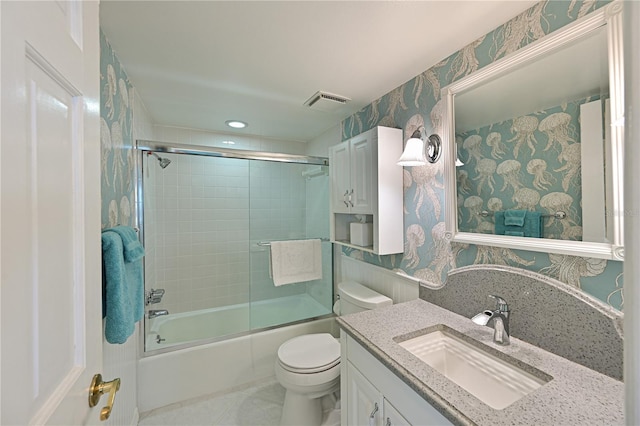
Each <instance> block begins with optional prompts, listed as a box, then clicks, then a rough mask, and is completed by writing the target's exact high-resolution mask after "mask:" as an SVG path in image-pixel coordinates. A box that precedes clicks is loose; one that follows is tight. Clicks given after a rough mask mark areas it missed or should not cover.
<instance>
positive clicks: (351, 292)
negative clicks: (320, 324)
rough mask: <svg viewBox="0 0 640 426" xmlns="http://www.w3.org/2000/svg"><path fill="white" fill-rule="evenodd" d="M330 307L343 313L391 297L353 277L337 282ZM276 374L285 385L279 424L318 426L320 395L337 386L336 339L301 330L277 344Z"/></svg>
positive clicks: (367, 307) (379, 304)
mask: <svg viewBox="0 0 640 426" xmlns="http://www.w3.org/2000/svg"><path fill="white" fill-rule="evenodd" d="M338 295H339V297H340V299H339V300H338V301H337V302H336V304H335V305H334V307H333V311H334V312H335V313H336V314H337V315H346V314H352V313H356V312H362V311H366V310H370V309H377V308H381V307H383V306H389V305H391V304H392V303H393V301H392V300H391V299H389V298H388V297H386V296H383V295H382V294H380V293H377V292H375V291H373V290H371V289H370V288H367V287H365V286H363V285H362V284H359V283H356V282H354V281H345V282H342V283H340V284H338ZM275 373H276V378H277V379H278V381H279V382H280V384H281V385H282V386H283V387H284V388H285V389H286V394H285V398H284V406H283V407H282V419H281V421H280V424H281V425H296V426H300V425H309V426H312V425H313V426H319V425H320V424H321V422H322V398H323V397H324V396H327V395H331V394H332V393H334V392H337V391H338V390H339V389H340V342H339V341H338V340H337V339H336V338H335V337H333V336H332V335H331V334H329V333H318V334H305V335H302V336H298V337H294V338H292V339H289V340H287V341H286V342H284V343H283V344H282V345H280V348H278V357H277V360H276V365H275Z"/></svg>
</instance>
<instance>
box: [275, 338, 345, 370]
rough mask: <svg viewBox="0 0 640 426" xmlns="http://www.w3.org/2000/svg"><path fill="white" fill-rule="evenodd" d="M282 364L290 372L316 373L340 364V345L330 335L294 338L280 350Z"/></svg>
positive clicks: (281, 346) (279, 356)
mask: <svg viewBox="0 0 640 426" xmlns="http://www.w3.org/2000/svg"><path fill="white" fill-rule="evenodd" d="M278 359H279V360H280V364H281V365H282V366H283V367H284V368H286V369H287V370H290V371H294V372H295V371H303V372H305V373H315V372H318V371H323V370H327V369H329V368H331V367H333V366H335V365H337V364H338V363H340V343H338V341H337V340H336V339H335V338H334V337H333V336H332V335H330V334H329V333H320V334H305V335H303V336H298V337H294V338H293V339H290V340H288V341H286V342H284V343H283V344H282V345H280V348H279V349H278Z"/></svg>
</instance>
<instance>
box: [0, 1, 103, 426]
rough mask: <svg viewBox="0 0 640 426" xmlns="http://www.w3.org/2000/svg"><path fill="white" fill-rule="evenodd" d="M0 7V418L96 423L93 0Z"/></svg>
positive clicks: (98, 348) (98, 347) (98, 324)
mask: <svg viewBox="0 0 640 426" xmlns="http://www.w3.org/2000/svg"><path fill="white" fill-rule="evenodd" d="M0 19H1V21H0V42H1V46H2V47H1V68H0V79H1V82H2V103H1V112H0V114H1V123H2V124H1V126H2V127H1V131H0V185H1V193H0V243H1V246H0V277H1V286H0V303H1V316H0V321H1V323H0V325H1V335H0V336H1V341H0V343H1V345H2V349H1V370H0V374H1V377H0V378H1V383H2V389H1V399H0V415H1V418H0V421H1V423H2V424H7V425H8V424H12V425H13V424H19V425H23V424H66V425H71V424H86V423H99V419H98V416H99V413H100V408H101V407H102V406H103V405H104V404H105V403H106V398H104V397H103V398H102V401H100V403H99V404H98V406H97V407H96V408H94V409H89V407H88V402H87V400H88V388H89V384H90V382H91V378H92V376H93V375H94V374H95V373H99V372H100V369H101V364H102V337H101V333H102V320H101V302H100V293H101V260H100V131H99V129H100V125H99V105H100V98H99V96H100V93H99V91H100V89H99V75H100V71H99V38H98V35H99V33H98V25H99V24H98V3H97V2H93V1H73V2H71V1H63V0H56V1H41V2H31V1H1V2H0ZM106 379H108V378H106Z"/></svg>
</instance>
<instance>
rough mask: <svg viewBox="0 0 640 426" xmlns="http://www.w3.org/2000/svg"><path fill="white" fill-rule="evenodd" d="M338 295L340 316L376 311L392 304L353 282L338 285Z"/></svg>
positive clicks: (382, 296) (389, 300) (385, 298)
mask: <svg viewBox="0 0 640 426" xmlns="http://www.w3.org/2000/svg"><path fill="white" fill-rule="evenodd" d="M338 294H339V295H340V315H347V314H353V313H356V312H362V311H368V310H370V309H378V308H382V307H384V306H390V305H392V304H393V300H391V299H389V298H388V297H387V296H384V295H382V294H380V293H378V292H376V291H373V290H371V289H370V288H368V287H365V286H363V285H362V284H360V283H357V282H355V281H344V282H341V283H340V284H338Z"/></svg>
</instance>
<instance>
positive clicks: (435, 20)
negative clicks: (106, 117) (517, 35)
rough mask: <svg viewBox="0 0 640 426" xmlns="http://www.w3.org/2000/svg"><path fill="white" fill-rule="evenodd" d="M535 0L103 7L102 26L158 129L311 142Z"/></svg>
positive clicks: (123, 4)
mask: <svg viewBox="0 0 640 426" xmlns="http://www.w3.org/2000/svg"><path fill="white" fill-rule="evenodd" d="M535 3H536V1H533V0H522V1H513V0H511V1H509V0H503V1H489V0H475V1H454V0H443V1H398V0H396V1H115V0H106V1H105V0H103V1H102V2H101V3H100V23H101V27H102V29H103V31H104V33H105V35H106V36H107V39H108V40H109V42H110V43H111V45H112V47H113V49H114V50H115V53H116V55H117V56H118V58H119V59H120V62H121V63H122V65H123V66H124V68H125V70H126V72H127V74H128V75H129V78H130V80H131V83H132V84H133V85H134V86H135V88H136V90H137V91H138V94H139V95H140V97H141V98H142V100H143V102H144V104H145V106H146V108H147V109H148V111H149V114H150V115H151V119H152V120H153V121H154V122H155V123H156V124H162V125H169V126H178V127H189V128H194V129H203V130H210V131H217V132H224V133H238V134H242V135H255V136H259V137H263V138H273V139H279V140H286V141H300V142H308V141H310V140H312V139H314V138H316V137H317V136H319V135H321V134H322V133H323V132H325V131H326V130H328V129H330V128H332V127H334V126H335V125H336V124H337V123H339V122H340V121H341V120H342V119H344V118H346V117H348V116H349V115H351V114H353V113H354V112H356V111H358V110H360V109H361V108H363V107H364V106H366V105H368V104H369V103H371V102H372V101H374V100H376V99H378V98H379V97H381V96H383V95H384V94H386V93H388V92H389V91H391V90H393V89H394V88H396V87H398V86H400V85H401V84H403V83H405V82H407V81H409V80H410V79H412V78H413V77H415V76H416V75H418V74H420V73H421V72H423V71H425V70H427V69H428V68H430V67H431V66H432V65H434V64H435V63H437V62H439V61H441V60H442V59H444V58H446V57H447V56H449V55H450V54H451V53H453V52H455V51H457V50H459V49H460V48H462V47H464V46H465V45H467V44H469V43H470V42H472V41H473V40H475V39H476V38H478V37H480V36H482V35H484V34H486V33H488V32H489V31H491V30H493V29H494V28H496V27H497V26H499V25H500V24H502V23H504V22H506V21H508V20H509V19H511V18H512V17H514V16H516V15H517V14H518V13H520V12H522V11H524V10H525V9H527V8H528V7H530V6H531V5H533V4H535ZM318 90H321V91H326V92H330V93H334V94H338V95H342V96H344V97H347V98H350V99H351V101H350V102H349V103H347V104H346V105H345V106H342V107H341V108H340V109H339V110H338V111H335V112H323V111H317V110H313V109H309V108H308V107H306V106H304V105H303V103H304V102H305V101H306V100H307V99H308V98H309V97H311V96H312V95H313V94H314V93H315V92H317V91H318ZM230 119H237V120H243V121H245V122H247V123H249V126H248V127H247V128H245V129H243V130H233V129H231V128H229V127H227V126H226V125H225V121H226V120H230Z"/></svg>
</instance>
